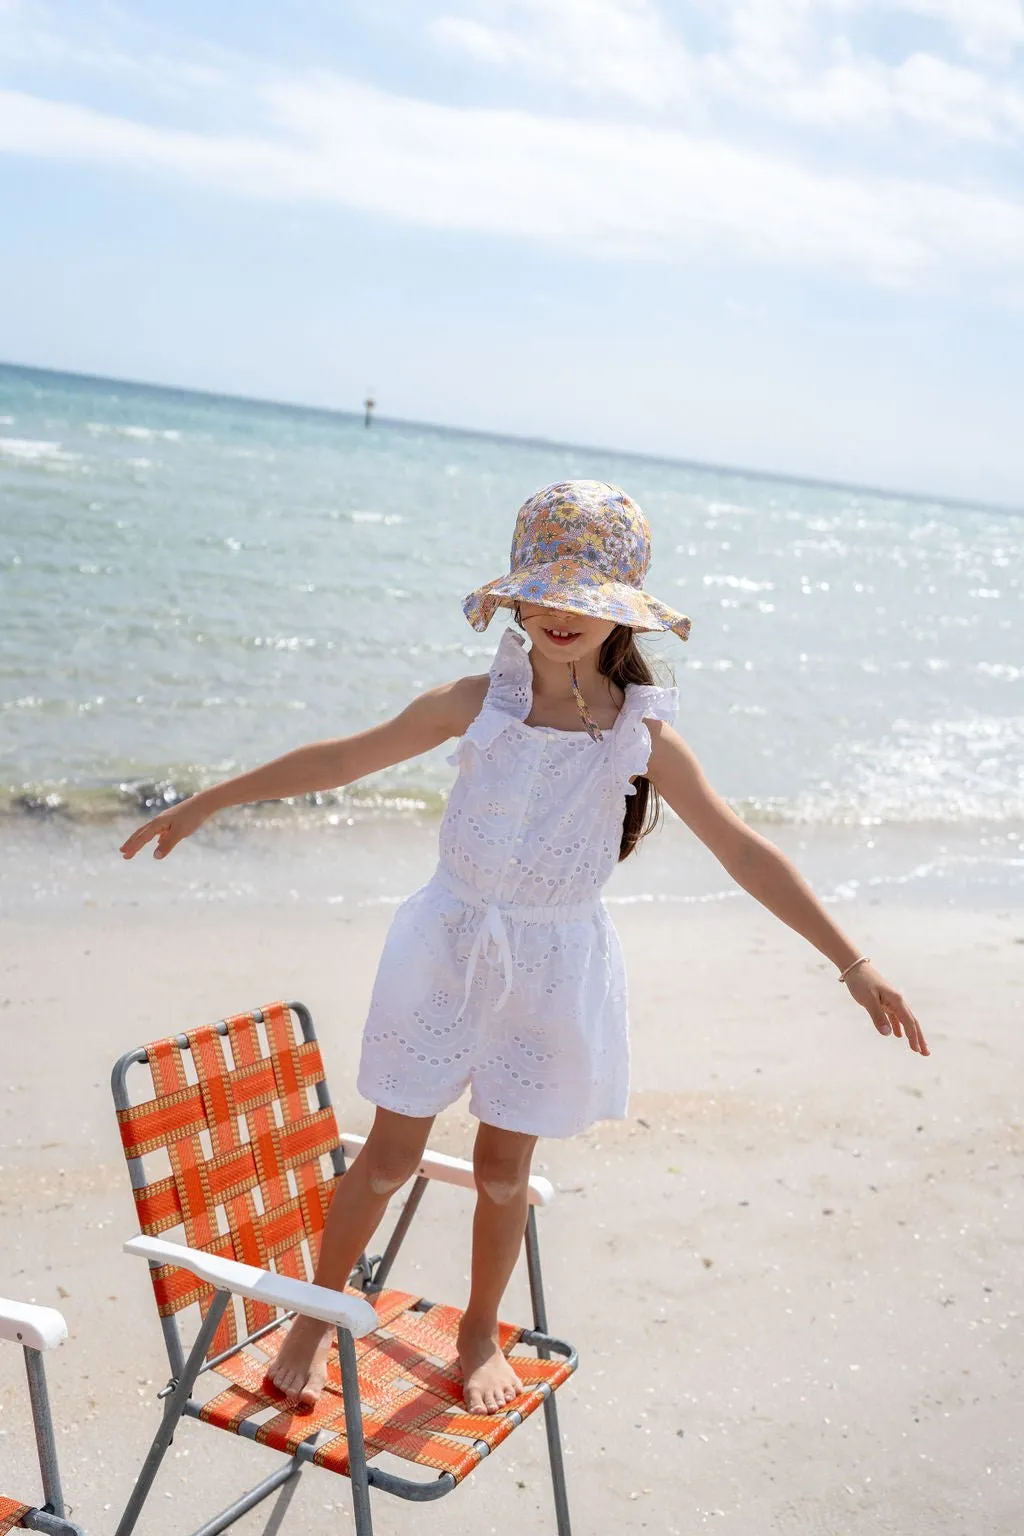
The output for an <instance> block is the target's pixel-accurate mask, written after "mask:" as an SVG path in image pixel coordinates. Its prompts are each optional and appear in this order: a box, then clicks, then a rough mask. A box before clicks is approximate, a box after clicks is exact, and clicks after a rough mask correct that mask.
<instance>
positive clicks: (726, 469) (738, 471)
mask: <svg viewBox="0 0 1024 1536" xmlns="http://www.w3.org/2000/svg"><path fill="white" fill-rule="evenodd" d="M0 368H7V369H11V370H13V371H14V372H18V373H37V374H45V375H48V376H49V377H52V378H65V379H83V380H87V381H90V382H93V383H98V384H126V385H128V386H129V388H131V389H148V390H152V391H153V392H154V393H155V394H164V395H195V396H198V397H199V398H200V399H205V400H223V401H229V402H234V403H237V404H239V405H255V406H267V407H270V408H272V409H274V410H284V411H299V412H304V413H306V414H309V415H317V416H331V417H342V418H346V419H347V418H351V419H352V420H354V421H358V420H360V417H361V412H360V411H358V410H344V409H342V408H341V407H340V406H331V405H309V404H305V403H304V402H302V401H297V400H276V399H273V398H271V397H270V396H266V395H239V394H235V393H233V392H232V391H229V390H216V389H199V388H194V387H192V386H191V385H181V384H159V383H153V382H151V381H150V380H148V379H124V378H120V377H119V376H117V375H115V374H107V373H85V372H81V371H79V370H77V369H67V368H48V367H45V366H42V365H40V364H38V363H17V362H12V361H9V360H6V359H0ZM375 420H376V421H378V422H379V423H380V424H382V425H388V426H399V427H419V428H425V429H426V430H427V431H429V432H452V433H456V434H457V435H459V436H463V437H479V438H489V439H492V440H497V441H499V442H505V443H522V444H528V445H531V446H534V447H543V448H569V449H572V450H573V451H575V452H580V453H603V454H614V455H617V456H618V457H620V458H628V459H641V460H646V461H647V462H648V463H652V464H666V465H671V466H672V467H674V468H679V469H696V470H705V471H710V472H711V473H716V474H726V475H737V476H741V477H744V478H746V479H751V480H769V481H772V482H774V483H777V484H782V485H800V486H812V487H818V488H820V489H822V490H833V491H860V492H863V493H864V494H865V495H869V496H880V497H889V498H897V499H899V500H901V501H914V502H938V503H941V505H943V506H948V507H961V508H964V509H966V510H968V511H979V512H1001V513H1004V514H1009V515H1010V516H1013V517H1020V516H1024V505H1021V506H1012V505H1008V504H1007V503H1005V502H995V501H987V500H982V499H977V500H975V499H973V498H970V497H967V496H943V495H939V494H938V493H936V492H929V491H910V490H901V489H898V488H897V487H895V486H883V485H869V484H866V483H864V482H862V481H856V480H833V479H829V478H827V477H824V476H820V475H801V474H795V473H785V472H784V471H782V470H772V469H754V468H750V467H747V466H743V465H738V464H718V463H714V462H712V461H711V460H707V459H689V458H677V457H675V456H673V455H671V454H664V453H645V452H643V451H641V450H640V449H637V448H616V447H608V446H604V447H599V446H597V445H596V444H593V443H575V442H566V441H564V440H563V439H561V438H552V437H536V436H533V435H523V434H520V433H516V432H498V431H495V430H493V429H491V428H487V427H463V426H452V425H450V424H448V423H446V422H433V421H420V420H418V419H417V418H415V417H408V416H380V417H376V418H375Z"/></svg>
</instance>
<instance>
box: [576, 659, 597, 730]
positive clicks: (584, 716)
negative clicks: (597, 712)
mask: <svg viewBox="0 0 1024 1536" xmlns="http://www.w3.org/2000/svg"><path fill="white" fill-rule="evenodd" d="M569 681H570V683H571V684H572V696H573V698H574V699H575V700H576V708H577V709H578V710H579V712H580V719H581V720H582V721H583V724H584V725H585V727H586V731H587V735H588V736H589V737H590V739H591V741H603V740H604V735H603V733H602V731H601V727H600V726H599V725H598V723H597V721H596V720H595V719H594V717H593V715H591V713H590V710H589V709H588V708H587V703H586V700H585V699H584V697H583V694H582V692H581V690H580V685H579V682H578V681H577V678H576V663H575V662H574V661H570V662H569Z"/></svg>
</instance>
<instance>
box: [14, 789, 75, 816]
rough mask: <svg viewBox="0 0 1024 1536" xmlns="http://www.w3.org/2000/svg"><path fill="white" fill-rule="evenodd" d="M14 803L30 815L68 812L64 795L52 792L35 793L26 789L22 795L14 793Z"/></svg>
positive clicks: (52, 814) (51, 814)
mask: <svg viewBox="0 0 1024 1536" xmlns="http://www.w3.org/2000/svg"><path fill="white" fill-rule="evenodd" d="M12 803H13V804H14V805H16V806H17V807H18V810H19V811H25V812H26V814H27V815H29V816H59V815H60V814H61V813H62V812H64V813H67V812H68V804H67V801H66V800H64V799H63V798H62V796H60V795H58V794H56V793H53V792H51V793H50V794H48V795H34V794H32V792H31V791H30V790H26V791H25V793H24V794H22V795H14V796H13V797H12Z"/></svg>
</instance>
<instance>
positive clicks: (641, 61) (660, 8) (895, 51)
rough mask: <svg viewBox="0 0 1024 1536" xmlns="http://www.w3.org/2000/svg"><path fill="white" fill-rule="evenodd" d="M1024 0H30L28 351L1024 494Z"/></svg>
mask: <svg viewBox="0 0 1024 1536" xmlns="http://www.w3.org/2000/svg"><path fill="white" fill-rule="evenodd" d="M1022 149H1024V7H1022V4H1021V0H895V3H893V0H885V3H883V0H679V3H675V4H669V3H656V0H448V3H442V4H439V5H437V4H434V3H432V0H419V3H416V0H347V3H345V4H339V3H337V0H289V4H288V5H287V6H281V5H280V4H278V3H276V0H247V3H245V4H242V3H240V0H231V3H229V0H221V3H215V4H211V3H210V0H204V3H202V4H200V3H198V0H176V3H175V4H174V5H173V6H168V5H166V3H159V4H158V3H156V0H132V3H131V4H117V3H106V0H52V3H45V4H44V3H38V4H37V3H35V0H0V359H2V360H5V361H9V362H18V363H25V364H33V365H37V366H42V367H51V368H59V369H69V370H74V371H82V372H89V373H99V374H108V375H112V376H115V377H121V378H130V379H139V380H145V381H148V382H153V383H167V384H173V385H178V386H184V387H193V388H199V389H210V390H215V391H224V392H229V393H238V394H244V395H255V396H261V397H265V398H271V399H277V400H290V401H296V402H303V403H308V404H312V405H323V406H329V407H336V408H339V409H344V410H352V409H358V408H359V405H360V402H361V401H362V399H363V396H364V395H365V394H366V392H367V391H368V390H370V391H372V392H373V394H374V395H375V397H376V399H377V401H378V402H379V411H380V414H381V415H382V416H392V417H404V418H411V419H414V420H421V421H432V422H438V423H443V424H447V425H452V426H465V427H470V428H476V429H482V430H488V431H495V432H502V433H509V434H515V435H524V436H536V437H547V438H553V439H556V440H561V441H568V442H575V443H581V444H592V445H595V446H604V447H616V448H625V449H630V450H634V451H637V452H647V453H655V454H663V455H666V456H670V457H674V458H684V459H690V460H697V461H703V462H709V463H715V464H723V465H735V466H738V467H746V468H761V469H765V470H770V471H773V472H776V473H782V474H786V473H792V474H802V475H807V476H815V477H820V478H826V479H839V480H849V481H854V482H857V483H860V484H868V485H882V486H890V487H893V488H897V489H899V488H902V489H907V490H913V491H921V492H924V493H927V494H938V495H941V494H946V495H950V496H958V497H967V498H971V497H977V498H980V499H985V500H991V501H997V502H1003V503H1007V504H1010V505H1014V506H1020V507H1024V432H1022V431H1021V418H1022V415H1024V410H1022V407H1024V155H1022Z"/></svg>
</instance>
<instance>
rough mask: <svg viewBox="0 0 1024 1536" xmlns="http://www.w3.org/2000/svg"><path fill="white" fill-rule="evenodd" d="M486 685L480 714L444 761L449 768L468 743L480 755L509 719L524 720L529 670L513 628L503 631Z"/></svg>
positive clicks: (530, 691)
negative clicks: (476, 749)
mask: <svg viewBox="0 0 1024 1536" xmlns="http://www.w3.org/2000/svg"><path fill="white" fill-rule="evenodd" d="M489 675H490V682H489V683H488V685H487V693H486V695H485V696H484V702H483V705H482V706H481V709H480V713H479V714H478V715H477V717H476V719H475V720H474V721H472V723H471V724H470V726H469V727H468V729H467V730H466V733H465V735H463V736H460V738H459V741H458V744H457V745H456V748H455V751H454V752H453V753H452V754H451V756H450V757H449V758H448V762H449V763H451V765H452V766H453V767H456V768H457V767H458V765H459V763H460V762H461V761H462V756H463V750H464V748H465V746H466V744H467V742H471V743H472V745H473V746H474V747H477V748H478V749H479V750H480V751H481V752H483V751H486V749H487V748H488V747H489V746H490V745H491V742H492V741H494V740H495V739H496V737H498V736H500V735H501V733H502V731H503V730H504V729H505V728H506V726H507V725H508V724H509V722H510V721H512V720H525V719H526V717H527V715H528V714H529V713H530V709H531V706H532V704H533V668H532V667H531V665H530V658H529V656H528V655H527V654H526V650H525V649H524V642H523V640H522V639H521V637H520V636H519V635H517V634H516V632H515V630H514V629H506V630H505V632H504V634H503V635H502V637H501V640H500V641H499V643H498V649H497V651H496V652H495V655H494V660H493V661H492V662H491V666H490V674H489Z"/></svg>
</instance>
